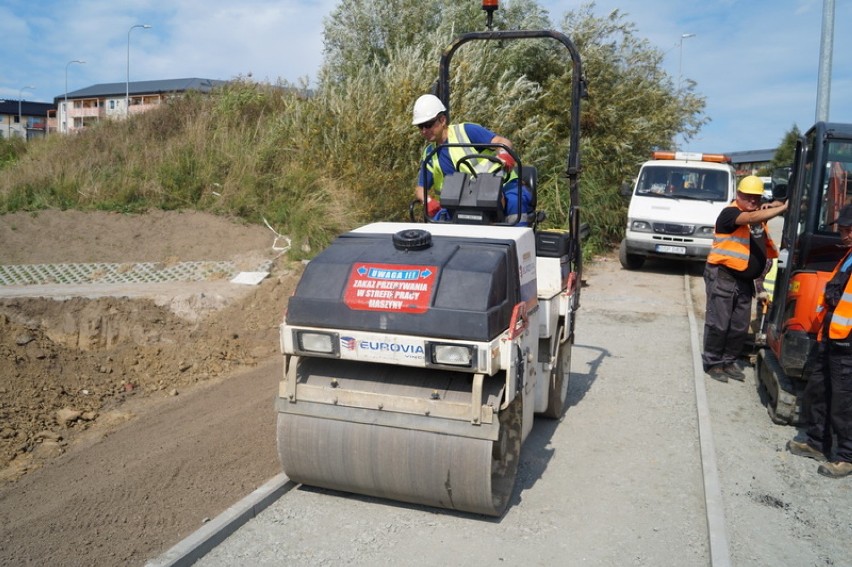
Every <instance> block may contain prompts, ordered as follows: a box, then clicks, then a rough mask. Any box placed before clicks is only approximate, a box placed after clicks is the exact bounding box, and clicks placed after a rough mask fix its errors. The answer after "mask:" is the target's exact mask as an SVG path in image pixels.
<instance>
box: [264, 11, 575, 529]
mask: <svg viewBox="0 0 852 567" xmlns="http://www.w3.org/2000/svg"><path fill="white" fill-rule="evenodd" d="M488 4H489V5H492V4H495V3H494V2H488ZM489 23H490V12H489ZM542 37H550V38H553V39H556V40H557V41H560V42H561V43H562V44H563V45H565V47H566V48H568V51H569V53H570V56H571V66H572V84H571V101H570V104H571V123H572V125H573V131H572V134H571V139H570V140H569V142H570V150H569V155H568V164H567V171H566V174H567V177H568V184H567V185H568V188H569V197H570V212H569V218H568V227H567V228H566V229H565V230H538V229H537V227H536V226H537V224H538V222H540V221H541V219H542V218H543V215H542V214H541V212H539V211H537V212H536V213H533V214H532V215H531V216H530V217H529V220H530V224H531V226H527V227H524V226H520V225H519V224H518V221H519V220H520V219H514V220H515V223H514V224H512V223H511V222H506V219H505V218H503V216H502V214H501V213H500V211H501V205H500V202H499V191H497V195H496V196H495V192H494V191H493V190H492V189H493V187H494V184H495V183H497V184H498V185H497V186H498V187H499V182H500V180H499V176H500V175H502V174H501V173H493V174H492V173H478V174H461V173H459V174H454V175H451V176H448V178H447V179H446V181H445V184H444V190H443V192H442V195H441V203H442V205H443V206H445V207H446V208H447V209H448V210H449V212H450V216H451V219H450V220H448V221H446V222H432V221H429V220H428V219H426V218H425V217H424V218H423V219H422V220H423V221H426V222H410V223H375V224H369V225H366V226H363V227H360V228H358V229H356V230H352V231H350V232H348V233H345V234H343V235H341V236H340V237H338V238H337V239H336V240H335V241H334V242H333V243H332V244H331V245H330V246H329V247H328V248H326V249H325V250H324V251H322V252H321V253H320V254H318V255H317V256H316V257H315V258H314V259H313V260H312V261H311V262H310V263H309V264H308V265H307V266H306V268H305V271H304V274H303V276H302V279H301V280H300V282H299V284H298V286H297V289H296V291H295V293H294V295H293V297H292V298H291V299H290V302H289V304H288V307H287V313H286V315H285V320H284V322H283V323H282V324H281V327H280V339H281V350H282V353H283V354H284V357H285V364H284V377H283V380H282V381H281V383H280V388H279V392H278V398H277V401H276V410H277V412H278V452H279V457H280V460H281V463H282V466H283V469H284V472H285V473H286V474H287V476H288V477H289V478H290V479H291V480H293V481H295V482H300V483H304V484H306V485H311V486H318V487H324V488H328V489H333V490H340V491H345V492H352V493H358V494H365V495H371V496H376V497H381V498H389V499H393V500H399V501H403V502H410V503H417V504H425V505H430V506H437V507H443V508H449V509H453V510H460V511H465V512H472V513H479V514H486V515H490V516H500V515H502V514H503V512H504V511H505V510H506V507H507V505H508V504H509V502H510V500H511V498H512V494H513V489H514V485H515V477H516V473H517V469H518V462H519V459H520V452H521V447H522V444H523V442H524V440H525V439H526V438H527V435H528V434H529V432H530V431H531V429H532V427H533V421H534V418H535V416H536V415H542V416H546V417H548V418H559V417H560V416H561V415H562V414H563V412H564V410H565V407H566V398H567V393H568V378H569V371H570V362H571V348H572V344H573V342H574V327H575V315H576V312H577V309H578V308H579V298H580V279H581V266H582V261H581V260H582V251H581V247H580V244H581V236H583V235H582V234H581V232H583V229H581V226H580V208H579V196H580V195H579V193H580V192H579V183H578V176H579V171H580V167H579V154H578V147H579V136H578V131H577V128H578V127H579V126H578V124H579V110H580V97H581V95H582V92H583V79H582V70H581V63H580V57H579V54H578V53H577V50H576V49H575V47H574V45H573V44H572V43H571V41H570V40H569V39H568V38H567V37H566V36H564V35H562V34H561V33H559V32H553V31H533V30H516V31H487V32H474V33H469V34H465V35H462V36H460V37H459V38H457V39H456V40H455V42H454V43H453V44H452V45H451V46H450V47H449V48H448V49H447V50H446V51H445V53H444V55H443V57H442V60H441V77H440V80H439V83H438V85H439V87H438V92H437V93H436V94H437V95H438V96H439V97H440V98H441V99H442V101H443V102H444V104H445V106H446V107H447V109H449V88H448V85H449V73H448V69H449V62H450V58H451V57H452V54H453V53H454V52H455V50H456V49H457V48H458V47H459V46H461V45H462V44H464V43H466V42H468V41H473V40H493V41H506V40H511V39H521V38H542ZM517 161H518V162H519V170H520V171H519V172H518V173H519V175H520V177H521V178H522V179H524V180H525V182H526V184H527V186H528V188H529V189H530V190H531V191H532V192H533V194H534V193H535V189H536V187H535V185H536V180H535V178H536V176H535V170H534V169H533V168H532V167H529V166H528V167H524V166H523V164H522V163H520V159H518V160H517ZM495 177H497V178H498V179H497V180H496V181H495V179H494V178H495ZM453 195H455V198H454V197H453Z"/></svg>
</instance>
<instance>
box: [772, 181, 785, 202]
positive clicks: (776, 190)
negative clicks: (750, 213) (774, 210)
mask: <svg viewBox="0 0 852 567" xmlns="http://www.w3.org/2000/svg"><path fill="white" fill-rule="evenodd" d="M772 198H773V199H774V200H776V201H783V200H784V199H786V198H787V184H786V183H777V184H775V187H773V188H772Z"/></svg>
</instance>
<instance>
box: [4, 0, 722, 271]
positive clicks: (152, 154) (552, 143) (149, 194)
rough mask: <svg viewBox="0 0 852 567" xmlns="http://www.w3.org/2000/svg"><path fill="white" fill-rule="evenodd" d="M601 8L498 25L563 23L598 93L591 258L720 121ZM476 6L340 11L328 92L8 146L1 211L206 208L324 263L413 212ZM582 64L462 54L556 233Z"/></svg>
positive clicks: (450, 3) (470, 114) (259, 90)
mask: <svg viewBox="0 0 852 567" xmlns="http://www.w3.org/2000/svg"><path fill="white" fill-rule="evenodd" d="M593 6H594V5H593V4H587V5H585V6H583V7H582V8H580V9H578V10H576V11H571V12H568V13H566V14H565V15H564V16H563V17H562V19H561V21H560V22H556V23H554V22H553V21H551V20H550V19H549V17H548V15H547V14H546V12H544V11H543V9H542V8H541V7H540V6H539V5H538V3H537V2H536V1H535V0H514V1H508V0H505V1H504V2H503V3H502V5H501V8H500V10H499V11H498V12H496V14H495V28H496V29H511V28H521V29H535V28H548V29H556V30H560V31H562V32H563V33H565V34H566V35H567V36H568V37H570V38H571V39H572V41H573V42H574V43H575V45H576V46H577V48H578V50H579V52H580V54H581V56H582V58H583V65H584V75H585V78H586V82H587V85H588V89H587V90H588V97H587V98H586V99H584V100H583V103H582V112H581V124H580V127H581V163H582V166H583V173H582V175H581V178H580V179H581V181H580V182H581V194H582V199H583V213H582V214H583V220H584V221H586V222H589V224H590V225H591V227H592V236H591V239H590V242H589V246H588V253H590V254H594V253H598V252H601V251H603V250H606V249H608V248H609V247H610V246H611V245H612V244H613V243H617V242H618V241H619V240H620V238H621V236H622V232H623V225H624V222H625V211H626V207H625V204H626V203H625V201H624V199H623V197H621V195H620V194H619V191H618V188H619V186H620V185H621V182H622V181H624V180H626V179H629V178H631V177H632V176H634V175H635V173H636V169H637V167H638V165H639V164H640V163H641V162H643V161H645V160H646V159H647V157H648V155H649V153H650V152H651V151H652V150H653V149H656V148H666V149H668V148H671V147H672V141H673V140H674V139H675V137H676V136H677V137H682V138H683V139H686V140H689V139H691V138H692V137H694V136H695V135H696V134H697V133H698V131H699V129H700V127H701V126H702V125H703V124H704V123H705V122H707V120H708V119H707V118H706V117H705V116H704V107H705V101H704V98H703V97H701V96H700V95H698V94H697V93H696V92H695V86H696V85H695V84H694V83H692V82H690V81H688V80H687V81H684V84H683V85H681V86H680V87H679V88H678V87H677V86H676V85H675V82H674V81H673V79H672V78H671V77H670V76H668V75H667V74H666V73H665V72H664V71H663V69H662V61H663V55H664V54H663V52H661V51H660V50H659V49H657V48H655V47H653V46H651V45H649V44H648V42H647V41H646V40H644V39H641V38H639V37H637V34H636V29H635V26H634V24H632V23H631V22H630V21H628V20H627V18H626V16H625V15H623V14H622V13H621V12H619V11H617V10H616V11H613V12H612V13H611V14H609V15H608V16H607V17H605V18H599V17H596V16H594V15H593ZM484 21H485V17H484V14H483V12H482V10H481V9H480V3H479V2H474V1H470V2H458V1H457V0H354V1H349V2H341V3H340V4H339V5H338V7H337V8H336V9H335V10H334V11H333V12H332V14H331V15H330V16H329V17H328V18H327V20H326V25H325V29H324V37H325V45H326V53H325V61H324V65H323V68H322V70H321V71H320V73H319V76H318V78H317V80H316V87H312V88H311V89H308V85H307V84H306V83H305V84H292V83H283V82H282V83H279V84H276V85H268V84H257V83H254V82H251V81H249V80H247V79H245V78H241V77H238V78H236V79H235V80H233V81H232V82H231V83H230V84H229V85H228V86H226V87H224V88H222V89H220V90H217V91H215V92H214V93H213V94H211V95H199V94H187V95H185V96H181V97H175V98H173V99H171V100H170V101H169V102H168V103H167V104H164V105H162V106H161V107H160V108H159V109H156V110H154V111H151V112H148V113H146V114H143V115H140V116H135V117H132V118H131V119H129V120H127V121H123V122H111V121H104V122H101V123H100V124H98V125H96V126H94V127H91V128H88V129H87V130H86V131H85V132H83V133H81V134H79V135H75V136H67V137H66V136H59V135H53V136H49V137H47V138H46V139H42V140H33V141H31V142H29V143H28V144H27V145H26V148H25V150H24V149H21V148H19V147H17V146H13V145H11V144H10V142H8V141H6V142H4V144H3V146H2V148H0V149H2V151H0V168H2V169H0V171H2V175H0V212H4V213H5V212H13V211H38V210H40V209H46V208H59V209H67V208H76V209H100V210H111V211H120V212H126V213H136V212H141V211H144V210H146V209H149V208H162V209H199V210H204V211H209V212H213V213H216V214H222V215H232V216H236V217H239V218H242V219H245V220H246V221H247V222H252V223H258V222H262V221H263V220H264V219H265V220H266V221H267V222H269V223H270V225H271V226H273V227H274V228H275V229H276V230H277V231H278V232H280V233H282V234H287V235H289V236H290V237H291V238H292V239H293V241H294V246H293V250H294V251H295V254H296V255H302V256H310V255H312V254H313V253H315V252H316V251H317V250H318V249H320V248H322V247H323V246H325V245H326V244H327V243H328V242H329V241H330V240H331V239H332V238H334V237H335V236H336V235H337V234H339V233H341V232H342V231H345V230H347V229H349V228H352V227H354V226H357V225H358V224H361V223H364V222H367V221H378V220H403V219H405V218H407V216H408V203H409V202H410V200H411V199H412V196H413V191H412V190H413V186H414V181H415V178H416V173H417V163H418V158H419V155H420V152H421V150H422V147H423V142H422V139H421V138H420V136H419V133H418V132H417V130H416V129H415V128H413V127H411V125H410V113H411V106H412V104H413V101H414V100H415V99H416V98H417V96H419V95H421V94H423V93H425V92H429V90H430V89H431V87H432V85H433V83H434V82H435V80H436V78H437V75H438V63H439V60H440V55H441V52H442V50H443V48H444V47H445V46H446V45H448V44H449V43H450V42H451V41H452V39H453V38H454V37H455V36H457V35H458V34H460V33H463V32H467V31H473V30H482V29H483V28H484ZM570 76H571V75H570V67H569V58H568V56H567V52H566V51H565V50H564V48H563V47H562V46H561V45H560V44H558V43H557V42H555V41H544V40H535V41H513V42H505V43H503V44H495V43H494V42H487V43H486V42H475V43H471V44H467V45H465V46H463V47H462V48H461V49H460V50H459V51H458V52H457V54H456V56H455V57H454V58H453V69H451V79H452V83H451V109H452V113H453V119H454V120H457V121H458V120H463V121H471V122H478V123H480V124H483V125H485V126H487V127H489V128H491V129H493V130H495V131H497V132H499V133H501V134H503V135H505V136H507V137H509V138H510V139H511V140H512V141H513V142H514V144H515V146H516V148H517V149H518V150H519V152H520V155H521V158H522V160H523V161H524V163H527V164H531V165H535V166H536V167H537V168H538V170H539V182H540V185H539V207H540V208H542V209H544V210H546V211H547V212H548V220H547V226H554V227H564V226H566V225H567V222H566V218H567V213H568V210H567V205H568V203H567V196H566V195H567V182H566V179H565V177H564V169H565V166H566V163H565V160H566V156H567V152H568V147H567V144H568V133H569V131H570V126H571V125H570V124H569V103H568V97H569V96H570V93H571V86H570Z"/></svg>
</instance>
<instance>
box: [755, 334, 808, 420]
mask: <svg viewBox="0 0 852 567" xmlns="http://www.w3.org/2000/svg"><path fill="white" fill-rule="evenodd" d="M756 367H757V376H758V380H759V382H760V383H763V385H764V387H765V388H766V393H767V395H768V397H769V399H768V400H767V403H766V411H767V413H768V414H769V419H771V420H772V422H773V423H777V424H779V425H797V424H798V423H799V403H798V395H797V393H796V386H795V384H793V382H792V381H791V380H790V378H789V377H787V375H786V374H785V373H784V371H783V370H782V369H781V365H780V364H778V359H777V358H776V357H775V354H774V353H773V352H772V351H771V350H769V349H768V348H762V349H760V350H759V351H758V353H757V360H756Z"/></svg>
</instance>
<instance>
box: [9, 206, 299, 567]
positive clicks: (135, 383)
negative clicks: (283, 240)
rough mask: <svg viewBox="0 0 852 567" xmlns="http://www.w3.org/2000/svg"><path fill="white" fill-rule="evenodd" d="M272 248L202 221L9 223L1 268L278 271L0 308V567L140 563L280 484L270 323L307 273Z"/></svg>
mask: <svg viewBox="0 0 852 567" xmlns="http://www.w3.org/2000/svg"><path fill="white" fill-rule="evenodd" d="M273 243H276V244H280V242H276V234H275V233H274V232H272V231H271V230H270V229H269V228H267V227H263V226H248V225H245V224H241V223H238V222H234V221H231V220H228V219H224V218H220V217H216V216H211V215H207V214H202V213H197V212H152V213H149V214H144V215H123V214H117V213H81V212H75V211H45V212H40V213H37V214H32V215H31V214H20V213H19V214H12V215H4V216H0V265H21V264H52V263H92V262H109V263H133V262H157V263H162V264H164V265H168V264H174V263H175V262H186V261H197V260H213V261H224V260H228V261H233V262H235V263H236V264H237V265H238V266H240V265H241V264H244V265H245V266H246V267H245V268H242V267H241V268H240V269H246V270H250V269H251V266H256V265H257V264H258V261H272V268H271V273H270V275H269V277H267V278H266V279H265V280H264V281H263V282H261V283H260V284H259V285H257V286H248V285H239V284H232V283H229V282H227V281H206V282H191V283H170V284H166V285H163V284H137V285H135V286H124V287H121V286H116V287H115V288H114V289H115V293H114V294H111V293H110V291H109V288H108V286H106V287H107V292H104V291H103V290H101V291H100V292H99V293H98V294H91V296H89V294H84V295H83V296H78V297H69V296H68V295H63V296H62V298H61V299H56V298H49V297H0V563H2V564H17V565H23V564H63V565H75V564H80V565H92V564H98V565H110V564H115V565H119V564H120V565H127V564H141V563H143V562H144V561H145V560H146V559H148V558H149V557H151V556H153V555H155V554H156V553H157V552H159V551H162V550H163V549H166V548H168V546H170V545H171V544H173V543H175V542H177V541H178V540H179V539H180V538H181V537H183V536H185V535H187V534H188V533H191V532H192V531H193V530H194V529H196V528H197V527H198V525H200V523H201V522H203V521H204V520H205V518H209V517H213V516H215V515H216V514H218V513H220V512H221V511H222V510H224V509H225V508H227V507H228V506H230V505H231V504H233V502H235V501H236V500H237V499H239V498H240V497H242V496H244V495H245V494H246V493H247V492H249V491H251V490H252V489H254V488H255V487H257V486H259V485H260V484H262V483H263V482H264V481H265V480H267V479H268V478H269V477H270V476H272V475H273V474H275V473H276V472H278V470H279V467H278V463H277V459H276V456H275V452H274V411H273V407H272V401H273V399H274V394H275V387H276V383H277V380H278V379H279V376H280V372H281V369H280V360H279V356H277V349H278V337H277V326H278V324H279V323H280V320H281V317H282V314H283V311H284V308H285V305H286V301H287V297H289V295H290V294H291V293H292V289H293V287H294V285H295V282H296V280H297V274H298V271H299V266H298V265H295V266H292V265H288V264H287V263H286V262H285V261H284V259H283V257H281V255H280V250H277V249H273ZM56 287H58V288H61V286H56ZM80 287H82V288H85V287H86V286H80ZM131 288H132V289H131ZM0 291H2V289H0ZM214 384H215V385H216V387H215V388H211V387H208V386H210V385H214Z"/></svg>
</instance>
